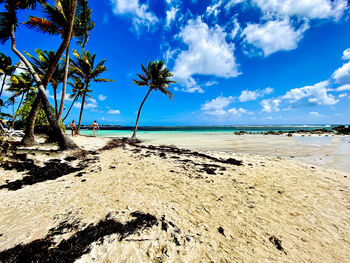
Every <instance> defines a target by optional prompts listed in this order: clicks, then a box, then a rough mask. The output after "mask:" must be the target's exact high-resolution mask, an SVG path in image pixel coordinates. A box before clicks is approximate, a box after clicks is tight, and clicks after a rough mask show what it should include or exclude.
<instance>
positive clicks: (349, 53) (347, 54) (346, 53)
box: [342, 48, 350, 60]
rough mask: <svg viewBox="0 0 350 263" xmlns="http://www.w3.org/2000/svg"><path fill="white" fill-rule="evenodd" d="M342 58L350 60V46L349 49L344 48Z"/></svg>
mask: <svg viewBox="0 0 350 263" xmlns="http://www.w3.org/2000/svg"><path fill="white" fill-rule="evenodd" d="M342 59H344V60H350V48H347V49H345V50H344V52H343V56H342Z"/></svg>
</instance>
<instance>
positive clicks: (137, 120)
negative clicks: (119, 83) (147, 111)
mask: <svg viewBox="0 0 350 263" xmlns="http://www.w3.org/2000/svg"><path fill="white" fill-rule="evenodd" d="M151 91H152V89H149V91H148V92H147V95H146V97H145V98H144V99H143V101H142V103H141V105H140V108H139V112H138V113H137V118H136V124H135V128H134V133H133V134H132V136H131V138H132V139H135V138H136V131H137V125H138V123H139V118H140V113H141V109H142V106H143V104H144V103H145V101H146V99H147V97H148V95H149V94H150V93H151Z"/></svg>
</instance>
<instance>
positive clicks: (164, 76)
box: [131, 60, 176, 139]
mask: <svg viewBox="0 0 350 263" xmlns="http://www.w3.org/2000/svg"><path fill="white" fill-rule="evenodd" d="M141 68H142V71H143V73H144V74H143V75H140V74H136V75H137V76H138V77H139V79H140V80H134V83H135V84H137V85H138V86H141V87H142V86H147V87H148V88H149V90H148V92H147V94H146V96H145V98H144V99H143V101H142V103H141V105H140V108H139V111H138V113H137V118H136V124H135V128H134V133H133V134H132V137H131V138H132V139H135V138H136V131H137V125H138V123H139V118H140V113H141V109H142V106H143V104H144V103H145V101H146V99H147V97H148V95H149V94H150V93H151V91H152V90H159V91H160V92H161V93H163V94H165V95H166V96H168V97H169V98H170V99H171V100H172V99H173V94H172V93H171V92H170V91H169V90H167V89H166V88H167V87H169V84H170V83H176V82H175V81H173V80H170V79H168V78H169V77H171V76H173V74H171V73H170V71H169V70H168V68H167V67H165V66H164V61H163V60H161V61H158V60H156V61H154V62H151V61H149V62H148V68H147V69H146V68H145V67H144V66H143V65H142V64H141Z"/></svg>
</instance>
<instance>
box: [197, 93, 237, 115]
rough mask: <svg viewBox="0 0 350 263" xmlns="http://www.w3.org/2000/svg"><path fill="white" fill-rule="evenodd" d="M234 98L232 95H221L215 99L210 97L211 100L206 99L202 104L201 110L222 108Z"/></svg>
mask: <svg viewBox="0 0 350 263" xmlns="http://www.w3.org/2000/svg"><path fill="white" fill-rule="evenodd" d="M233 100H234V97H232V96H230V97H223V96H219V97H217V98H216V99H212V100H211V101H207V102H206V103H205V104H203V105H202V108H201V109H202V110H203V111H212V110H222V109H223V108H225V107H227V106H228V105H229V104H230V103H231V102H232V101H233Z"/></svg>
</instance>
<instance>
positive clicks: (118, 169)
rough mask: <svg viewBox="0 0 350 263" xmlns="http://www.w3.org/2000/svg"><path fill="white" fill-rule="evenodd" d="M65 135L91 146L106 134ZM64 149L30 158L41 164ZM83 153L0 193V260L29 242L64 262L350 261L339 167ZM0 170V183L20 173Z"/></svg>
mask: <svg viewBox="0 0 350 263" xmlns="http://www.w3.org/2000/svg"><path fill="white" fill-rule="evenodd" d="M241 138H242V142H241V143H242V144H244V138H243V137H241ZM282 140H284V139H282ZM75 141H76V142H77V143H78V144H79V145H80V146H81V147H85V148H86V150H96V149H99V148H101V147H102V146H103V145H104V144H105V143H106V142H107V141H108V139H106V138H89V140H86V137H83V136H78V137H76V138H75ZM262 144H263V141H262ZM237 145H238V144H236V145H235V147H237ZM261 149H263V147H262V148H261ZM72 155H73V153H72V152H66V153H64V154H62V153H60V152H57V153H55V152H50V153H49V155H46V154H43V153H41V154H40V153H38V152H36V153H35V155H32V156H29V157H31V158H35V159H36V162H38V163H40V164H41V165H42V164H43V163H44V162H45V161H47V160H49V159H52V158H60V159H64V158H66V157H67V156H72ZM86 159H89V160H90V161H88V162H87V163H86V165H87V166H86V167H83V168H82V170H79V171H76V172H73V173H70V174H67V175H62V176H60V177H58V178H56V179H54V180H48V181H43V182H40V183H35V184H32V185H24V186H22V187H21V188H20V189H17V190H9V189H6V188H3V189H1V190H0V200H2V201H1V202H0V261H1V260H3V261H4V262H6V257H7V258H8V256H9V254H11V252H12V253H13V252H14V251H17V252H18V251H21V253H22V252H23V251H24V250H25V249H27V250H26V251H28V249H33V247H35V244H40V245H41V246H40V248H41V249H42V251H46V252H45V253H48V252H47V251H50V250H49V248H47V249H46V247H45V246H43V244H49V245H50V246H51V247H54V248H55V250H51V251H52V253H53V255H55V256H63V255H64V256H67V257H68V258H70V260H69V261H67V262H350V260H349V251H350V181H349V180H350V179H349V176H348V175H347V174H345V173H342V172H339V171H336V170H328V169H325V168H323V167H319V166H314V165H310V164H307V163H304V162H301V161H299V160H293V159H284V158H280V157H278V156H276V155H275V156H272V155H269V156H264V155H263V153H261V154H258V155H256V154H250V153H237V152H235V153H233V152H223V151H221V152H218V151H209V150H207V151H204V150H203V151H200V152H199V153H193V152H192V153H191V152H188V151H183V150H177V151H175V150H169V148H166V147H152V146H147V145H144V144H143V145H141V146H132V145H124V146H123V145H121V146H120V147H117V148H113V149H109V150H104V151H98V152H90V153H89V154H88V155H87V156H86V157H85V160H86ZM67 160H69V161H67ZM226 160H238V161H242V165H237V164H234V162H232V161H228V162H226ZM63 162H64V163H67V164H69V165H71V166H72V167H78V166H79V164H81V162H82V160H80V159H74V158H73V159H66V161H63ZM0 173H1V174H2V176H1V178H0V185H6V184H8V183H9V182H11V181H13V180H16V179H17V180H20V179H21V178H23V176H26V171H23V172H15V171H13V170H4V169H3V168H0ZM6 180H9V181H6ZM135 212H138V213H139V214H138V213H136V217H135V214H133V213H135ZM147 215H148V216H147ZM140 218H141V219H140ZM147 218H148V219H147ZM108 220H110V221H108ZM108 222H113V224H111V225H110V226H111V227H107V228H106V224H107V223H108ZM62 226H63V227H62ZM130 227H131V228H132V230H133V231H128V229H129V228H130ZM78 237H80V238H78ZM82 237H84V238H82ZM84 240H88V242H84ZM73 241H74V242H73ZM50 242H51V243H50ZM20 243H22V248H21V249H22V250H15V248H14V247H15V246H17V245H19V244H20ZM65 244H66V245H67V246H64V245H65ZM50 246H47V247H50ZM77 246H79V249H77ZM81 248H85V250H83V249H81ZM11 249H12V250H11ZM17 249H18V247H17ZM45 249H46V250H45ZM74 249H76V250H74ZM1 251H2V252H1ZM30 251H32V250H30ZM16 255H20V253H17V254H16ZM47 255H49V253H48V254H47ZM4 258H5V260H4Z"/></svg>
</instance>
